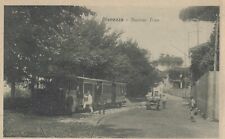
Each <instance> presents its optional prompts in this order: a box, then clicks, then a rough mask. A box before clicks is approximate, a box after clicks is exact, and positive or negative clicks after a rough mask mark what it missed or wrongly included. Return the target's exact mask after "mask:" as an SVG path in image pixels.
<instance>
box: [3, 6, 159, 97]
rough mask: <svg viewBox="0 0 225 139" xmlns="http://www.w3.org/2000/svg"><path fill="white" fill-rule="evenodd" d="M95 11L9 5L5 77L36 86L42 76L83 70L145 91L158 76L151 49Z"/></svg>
mask: <svg viewBox="0 0 225 139" xmlns="http://www.w3.org/2000/svg"><path fill="white" fill-rule="evenodd" d="M93 15H95V13H94V12H93V11H90V10H89V9H87V8H85V7H78V6H75V7H74V6H60V7H58V6H52V7H45V6H41V7H39V6H18V7H17V6H6V7H5V29H4V30H5V34H4V36H5V38H4V39H5V40H4V41H5V46H4V48H5V49H4V56H5V58H4V76H5V77H4V78H5V79H6V80H7V81H8V82H9V83H11V86H13V85H14V86H15V84H16V83H20V82H24V81H26V83H25V84H27V85H29V87H30V89H31V92H32V90H33V88H34V85H35V84H36V83H37V82H38V80H39V78H45V77H46V76H49V75H59V74H60V75H62V76H67V75H75V76H85V77H90V78H101V79H108V80H113V81H122V82H127V83H128V93H129V94H128V95H133V96H135V95H140V94H141V95H143V94H145V93H146V91H147V90H148V88H149V86H150V85H151V84H153V83H154V82H155V81H157V80H158V78H159V77H158V74H157V72H156V71H155V69H154V68H153V67H152V66H151V65H150V63H149V62H148V57H147V51H146V50H144V49H140V48H139V47H138V44H137V43H136V42H134V41H132V40H128V41H122V40H121V39H120V37H121V36H120V35H121V33H120V32H113V31H112V30H110V29H109V28H108V27H107V25H106V24H105V23H104V22H99V21H96V20H95V19H94V16H93ZM132 87H133V88H136V89H135V90H134V89H133V88H132Z"/></svg>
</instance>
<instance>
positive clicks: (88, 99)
mask: <svg viewBox="0 0 225 139" xmlns="http://www.w3.org/2000/svg"><path fill="white" fill-rule="evenodd" d="M92 103H93V98H92V95H91V93H90V91H88V92H87V94H84V104H83V109H84V110H85V109H86V107H87V106H88V108H89V109H90V110H91V113H92V112H93V106H92Z"/></svg>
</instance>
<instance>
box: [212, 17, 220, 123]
mask: <svg viewBox="0 0 225 139" xmlns="http://www.w3.org/2000/svg"><path fill="white" fill-rule="evenodd" d="M215 26H216V27H215V48H214V65H213V73H214V75H213V91H214V92H213V113H212V114H213V115H212V118H213V120H214V119H215V118H216V103H217V102H216V92H217V78H216V72H217V64H218V61H217V54H218V44H219V43H218V33H219V15H217V19H216V23H215Z"/></svg>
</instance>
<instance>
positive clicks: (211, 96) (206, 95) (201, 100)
mask: <svg viewBox="0 0 225 139" xmlns="http://www.w3.org/2000/svg"><path fill="white" fill-rule="evenodd" d="M214 75H216V76H214ZM191 95H192V96H193V97H194V98H195V100H196V101H197V106H198V108H199V110H200V111H201V113H203V114H204V115H205V116H206V117H208V118H211V119H214V120H218V119H219V115H218V111H219V106H218V105H219V90H218V72H217V73H214V72H212V71H211V72H208V73H206V74H204V75H203V76H202V77H201V78H200V79H199V80H198V81H197V82H196V83H195V85H194V86H192V89H191Z"/></svg>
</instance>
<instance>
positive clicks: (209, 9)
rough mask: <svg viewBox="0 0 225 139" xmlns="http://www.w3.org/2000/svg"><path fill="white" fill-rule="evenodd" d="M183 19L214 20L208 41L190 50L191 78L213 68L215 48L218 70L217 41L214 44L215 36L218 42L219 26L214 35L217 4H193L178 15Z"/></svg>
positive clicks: (194, 78) (195, 78)
mask: <svg viewBox="0 0 225 139" xmlns="http://www.w3.org/2000/svg"><path fill="white" fill-rule="evenodd" d="M179 17H180V19H181V20H183V21H185V22H186V21H195V22H198V21H206V22H214V23H215V26H214V30H213V32H212V33H211V35H210V38H209V41H208V42H206V43H203V44H200V45H199V46H196V47H195V48H192V49H191V50H190V52H191V54H192V55H191V59H192V60H191V72H192V75H193V80H194V81H196V80H198V79H199V78H200V77H201V76H202V75H203V74H204V73H205V72H207V71H210V70H213V64H214V58H213V57H214V55H215V50H217V52H216V53H217V61H218V62H217V65H216V68H217V70H219V43H218V44H217V46H215V38H216V37H217V38H218V42H219V28H218V33H217V34H218V36H216V23H218V22H219V7H218V6H194V7H188V8H185V9H183V10H182V11H181V12H180V15H179Z"/></svg>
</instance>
